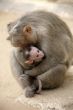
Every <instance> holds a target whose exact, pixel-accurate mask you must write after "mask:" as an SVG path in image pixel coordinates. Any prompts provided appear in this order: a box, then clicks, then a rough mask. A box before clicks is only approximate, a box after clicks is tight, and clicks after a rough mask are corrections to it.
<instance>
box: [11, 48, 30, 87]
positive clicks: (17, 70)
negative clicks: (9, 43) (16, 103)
mask: <svg viewBox="0 0 73 110" xmlns="http://www.w3.org/2000/svg"><path fill="white" fill-rule="evenodd" d="M10 64H11V70H12V73H13V75H14V77H15V78H16V80H17V81H18V82H19V84H20V85H21V86H22V88H23V89H24V88H25V87H26V86H28V85H29V84H30V81H29V80H30V79H29V76H28V75H26V74H25V70H24V68H23V67H22V66H21V65H20V64H19V62H18V61H17V59H16V56H15V51H14V50H12V52H11V56H10Z"/></svg>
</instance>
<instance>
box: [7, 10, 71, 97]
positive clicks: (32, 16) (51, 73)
mask: <svg viewBox="0 0 73 110" xmlns="http://www.w3.org/2000/svg"><path fill="white" fill-rule="evenodd" d="M8 32H9V37H8V40H10V42H11V44H12V45H13V46H14V47H15V48H16V49H17V48H18V47H20V48H23V47H24V48H26V47H27V46H30V45H32V46H35V47H37V48H38V49H40V50H41V51H43V52H44V55H45V56H46V58H45V59H44V60H43V61H42V62H41V63H40V64H38V65H37V66H34V67H33V68H32V69H29V70H26V71H25V69H24V68H22V66H21V63H22V65H24V58H23V59H22V57H21V55H20V54H19V53H18V56H20V59H21V60H20V61H21V62H20V61H19V58H18V56H16V57H15V54H14V53H12V56H13V57H12V61H11V65H12V66H11V67H12V70H13V73H14V74H15V75H17V76H18V77H17V80H19V82H21V83H22V85H23V87H24V88H25V87H26V93H25V94H26V97H32V96H34V94H35V93H36V92H35V90H36V88H37V87H38V85H39V83H38V80H39V81H40V82H41V84H42V89H50V88H56V87H59V86H60V85H61V84H62V83H63V82H64V78H65V73H66V72H67V70H68V68H69V66H70V64H71V61H72V58H73V37H72V34H71V32H70V30H69V28H68V26H67V25H66V23H64V22H63V21H62V20H61V19H60V18H59V17H58V16H57V15H55V14H53V13H50V12H45V11H34V12H31V13H29V14H26V15H24V16H23V17H21V18H20V19H18V20H16V21H15V22H12V23H10V24H8ZM22 53H23V52H22ZM16 59H18V60H16ZM34 78H35V80H33V79H34ZM36 79H38V80H36Z"/></svg>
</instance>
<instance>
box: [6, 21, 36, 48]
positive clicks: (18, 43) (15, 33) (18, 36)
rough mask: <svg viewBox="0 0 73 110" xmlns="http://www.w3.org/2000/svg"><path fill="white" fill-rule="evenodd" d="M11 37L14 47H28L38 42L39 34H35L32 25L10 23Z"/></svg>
mask: <svg viewBox="0 0 73 110" xmlns="http://www.w3.org/2000/svg"><path fill="white" fill-rule="evenodd" d="M7 27H8V33H9V37H8V38H7V40H10V42H11V44H12V45H13V46H14V47H26V46H28V45H31V44H32V45H33V44H36V43H37V36H36V35H35V34H34V32H33V30H32V27H31V26H30V25H26V26H24V25H21V24H20V23H10V24H8V26H7Z"/></svg>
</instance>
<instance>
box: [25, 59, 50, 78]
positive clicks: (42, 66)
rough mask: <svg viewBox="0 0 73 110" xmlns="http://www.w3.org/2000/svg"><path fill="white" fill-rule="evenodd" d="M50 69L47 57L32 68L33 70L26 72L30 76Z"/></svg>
mask: <svg viewBox="0 0 73 110" xmlns="http://www.w3.org/2000/svg"><path fill="white" fill-rule="evenodd" d="M48 69H49V65H48V59H47V58H46V59H44V60H43V62H41V63H40V64H39V65H38V66H36V67H34V68H32V69H31V70H28V71H26V72H25V74H28V75H30V76H38V75H40V74H42V73H44V72H45V71H47V70H48Z"/></svg>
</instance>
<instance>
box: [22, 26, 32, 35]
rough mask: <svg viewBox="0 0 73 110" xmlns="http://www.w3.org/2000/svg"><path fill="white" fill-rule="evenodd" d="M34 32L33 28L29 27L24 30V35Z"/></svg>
mask: <svg viewBox="0 0 73 110" xmlns="http://www.w3.org/2000/svg"><path fill="white" fill-rule="evenodd" d="M31 32H32V28H31V26H30V25H27V26H25V27H24V28H23V33H31Z"/></svg>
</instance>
